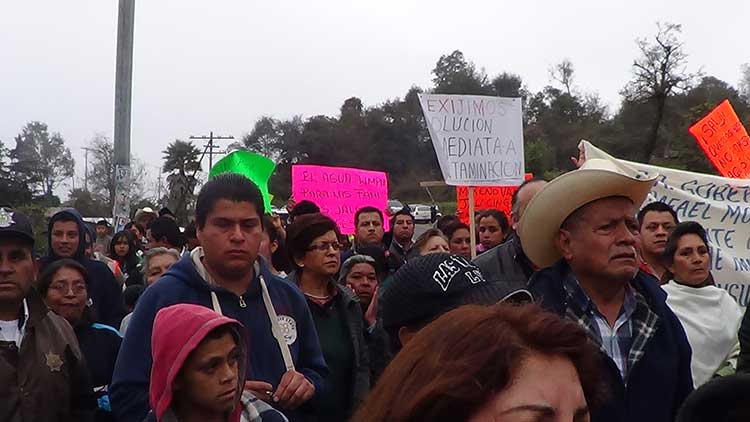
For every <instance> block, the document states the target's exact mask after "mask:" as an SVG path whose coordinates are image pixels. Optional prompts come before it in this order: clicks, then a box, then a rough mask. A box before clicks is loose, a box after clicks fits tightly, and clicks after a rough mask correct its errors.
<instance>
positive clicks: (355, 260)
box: [339, 255, 378, 284]
mask: <svg viewBox="0 0 750 422" xmlns="http://www.w3.org/2000/svg"><path fill="white" fill-rule="evenodd" d="M357 264H370V265H372V267H373V268H375V269H376V270H377V268H378V267H377V264H376V262H375V258H373V257H371V256H370V255H352V256H351V257H349V258H348V259H347V260H346V261H344V263H343V264H342V265H341V271H340V272H339V284H346V277H347V276H348V275H349V273H350V272H351V271H352V268H354V266H355V265H357Z"/></svg>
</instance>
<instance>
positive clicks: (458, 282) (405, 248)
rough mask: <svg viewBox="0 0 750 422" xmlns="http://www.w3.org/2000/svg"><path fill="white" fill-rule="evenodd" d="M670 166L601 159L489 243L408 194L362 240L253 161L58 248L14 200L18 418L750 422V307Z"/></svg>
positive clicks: (62, 236)
mask: <svg viewBox="0 0 750 422" xmlns="http://www.w3.org/2000/svg"><path fill="white" fill-rule="evenodd" d="M654 180H655V179H654V178H653V177H650V178H649V177H645V176H644V175H642V174H638V172H637V171H635V170H632V169H630V168H628V167H625V166H622V165H616V164H614V163H613V162H611V161H607V160H601V159H590V160H585V161H582V162H581V165H580V168H579V169H577V170H574V171H572V172H569V173H566V174H564V175H562V176H559V177H558V178H556V179H554V180H551V181H547V180H544V179H540V178H534V179H530V180H527V181H525V182H524V183H523V184H522V185H521V186H520V187H519V189H518V190H516V192H515V193H514V195H513V197H512V201H511V212H510V215H509V216H506V215H505V214H504V213H503V212H501V211H498V210H483V211H482V212H481V213H479V214H478V215H477V218H476V228H477V230H476V238H475V239H471V228H470V226H469V225H467V224H466V222H462V221H460V220H459V219H458V218H457V217H455V216H443V217H442V218H440V219H439V220H437V221H436V222H435V224H434V226H433V227H431V228H427V229H426V230H422V232H421V234H420V235H419V236H416V226H415V220H414V216H413V215H412V213H411V210H410V209H409V208H408V207H405V208H404V209H402V210H399V211H397V212H395V213H393V214H392V215H384V213H383V211H382V210H380V209H378V208H376V207H364V208H361V209H359V210H358V211H357V213H356V215H355V217H354V220H355V221H354V223H355V232H354V233H353V234H352V236H351V237H349V236H347V235H346V234H344V233H341V231H340V229H339V227H338V225H337V224H336V222H335V221H334V220H333V219H331V218H330V217H328V216H326V215H324V214H322V213H321V210H320V208H319V207H318V206H317V205H316V204H315V203H313V202H310V201H300V202H299V203H296V204H295V203H294V202H293V201H290V203H288V209H289V214H288V218H287V219H284V218H282V217H280V216H279V215H273V214H270V213H268V212H267V211H269V210H266V209H265V208H264V201H263V197H262V195H261V192H260V190H259V189H258V187H257V186H256V185H254V184H253V183H252V182H251V181H250V180H248V179H246V178H244V177H243V176H240V175H237V174H224V175H220V176H217V177H215V178H213V179H211V180H209V181H208V182H207V183H206V184H205V185H203V187H202V188H201V190H200V193H199V195H198V197H197V201H196V205H195V214H194V218H193V219H192V220H191V221H190V222H186V223H187V224H186V226H185V227H184V228H181V227H180V225H179V224H178V222H177V221H176V220H175V217H174V215H173V214H172V213H171V211H169V210H168V209H166V208H165V209H162V210H160V211H159V212H156V211H154V210H152V209H150V208H143V209H140V210H138V211H137V212H136V213H135V215H134V218H133V221H131V222H129V223H128V224H127V225H126V226H125V227H123V228H122V230H120V231H117V232H115V233H112V231H113V228H112V227H111V226H110V224H109V223H108V222H107V221H106V220H101V221H98V222H97V223H96V225H94V226H89V225H87V223H85V222H84V220H83V218H81V216H80V214H79V213H78V212H77V211H76V210H74V209H63V210H61V211H59V212H57V213H55V214H54V215H53V216H52V217H51V218H50V220H49V224H48V248H47V250H48V253H47V255H46V256H35V255H34V250H35V245H34V233H33V232H32V225H31V222H30V221H29V219H28V217H27V216H25V215H24V214H23V213H21V212H19V211H17V210H14V209H11V208H9V207H0V397H2V400H1V401H0V420H1V421H9V422H30V421H53V422H54V421H102V422H104V421H121V422H142V421H165V422H175V421H179V422H192V421H232V422H237V421H253V422H262V421H266V422H268V421H272V422H276V421H292V422H296V421H332V422H344V421H355V422H365V421H366V422H390V421H395V422H399V421H404V422H406V421H470V422H485V421H487V422H489V421H511V422H513V421H566V422H571V421H575V422H584V421H647V422H648V421H653V422H662V421H663V422H667V421H709V420H710V421H749V420H750V405H748V403H750V374H748V373H750V313H748V312H746V311H744V310H743V308H742V307H740V305H739V304H738V303H737V302H735V300H734V299H733V298H732V297H731V296H730V295H729V294H728V293H727V292H726V291H725V290H723V289H721V288H719V287H717V286H716V284H715V282H714V280H713V276H712V275H711V271H710V261H711V260H710V248H709V242H708V238H707V235H706V230H705V229H704V228H703V227H702V226H701V225H700V224H699V223H697V222H693V221H686V222H680V221H679V220H678V215H677V213H676V212H675V211H674V210H673V209H672V208H671V207H669V205H667V204H664V203H661V202H653V203H649V204H646V205H644V202H645V201H646V198H647V195H648V192H649V191H650V190H651V187H652V186H653V183H654ZM385 218H389V219H390V220H389V221H388V222H386V221H385ZM386 226H389V227H390V230H389V231H387V232H386V230H385V227H386ZM472 240H473V242H472ZM472 244H476V245H477V246H476V249H475V250H473V251H472V249H471V248H472V246H471V245H472ZM474 256H476V258H473V257H474Z"/></svg>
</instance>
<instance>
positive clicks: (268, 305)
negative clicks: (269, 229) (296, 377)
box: [211, 262, 294, 371]
mask: <svg viewBox="0 0 750 422" xmlns="http://www.w3.org/2000/svg"><path fill="white" fill-rule="evenodd" d="M253 268H254V269H255V272H256V274H259V277H258V280H259V281H260V290H261V295H262V296H263V305H264V308H265V309H266V314H267V315H268V319H269V320H270V321H271V332H272V333H273V336H274V338H275V339H276V343H277V344H278V346H279V350H280V351H281V357H282V358H283V359H284V366H285V367H286V370H287V371H292V370H294V361H293V360H292V353H291V352H290V351H289V345H287V344H286V339H285V338H284V334H283V333H282V332H281V326H280V325H279V318H278V316H277V315H276V309H274V307H273V302H271V296H270V295H269V294H268V286H266V280H265V278H264V277H263V275H262V274H260V265H258V263H257V262H256V263H255V265H254V266H253ZM211 305H212V306H213V308H214V311H215V312H216V313H219V314H222V315H223V313H222V311H221V304H219V297H218V296H216V292H214V291H213V290H212V291H211Z"/></svg>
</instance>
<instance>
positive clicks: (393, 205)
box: [386, 199, 404, 217]
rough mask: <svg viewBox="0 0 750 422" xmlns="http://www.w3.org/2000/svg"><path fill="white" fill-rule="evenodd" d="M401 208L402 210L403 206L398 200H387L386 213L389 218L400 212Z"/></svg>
mask: <svg viewBox="0 0 750 422" xmlns="http://www.w3.org/2000/svg"><path fill="white" fill-rule="evenodd" d="M402 208H404V204H403V203H402V202H401V201H399V200H398V199H389V200H388V208H387V209H386V213H387V214H388V216H389V217H390V216H392V215H393V214H396V213H397V212H399V211H401V209H402Z"/></svg>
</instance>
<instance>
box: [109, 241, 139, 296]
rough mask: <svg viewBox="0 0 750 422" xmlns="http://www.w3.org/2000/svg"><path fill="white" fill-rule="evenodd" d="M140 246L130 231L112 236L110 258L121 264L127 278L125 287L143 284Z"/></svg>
mask: <svg viewBox="0 0 750 422" xmlns="http://www.w3.org/2000/svg"><path fill="white" fill-rule="evenodd" d="M137 252H138V244H137V242H136V240H135V236H133V232H131V231H130V230H122V231H119V232H117V233H115V235H114V236H112V241H111V242H110V244H109V257H110V258H112V259H114V260H115V261H117V263H118V264H120V270H121V271H122V273H123V277H124V278H125V285H126V286H132V285H135V284H143V274H142V273H141V269H140V264H141V260H140V259H139V258H138V255H137Z"/></svg>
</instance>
